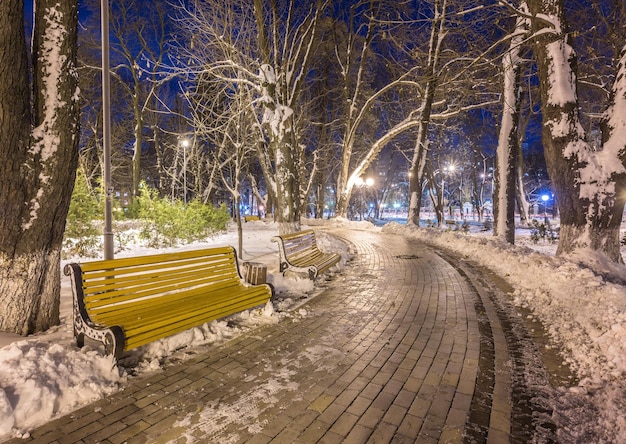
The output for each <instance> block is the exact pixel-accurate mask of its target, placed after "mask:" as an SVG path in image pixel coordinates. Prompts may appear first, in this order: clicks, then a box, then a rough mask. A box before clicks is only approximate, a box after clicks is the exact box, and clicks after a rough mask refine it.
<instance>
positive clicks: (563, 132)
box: [520, 0, 626, 262]
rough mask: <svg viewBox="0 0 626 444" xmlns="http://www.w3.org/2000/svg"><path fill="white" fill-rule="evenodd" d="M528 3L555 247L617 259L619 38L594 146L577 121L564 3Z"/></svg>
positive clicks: (621, 132) (625, 87)
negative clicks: (555, 218)
mask: <svg viewBox="0 0 626 444" xmlns="http://www.w3.org/2000/svg"><path fill="white" fill-rule="evenodd" d="M528 6H529V10H530V17H529V18H530V19H531V23H532V30H533V32H534V35H533V41H534V51H535V57H536V60H537V66H538V75H539V79H540V87H541V99H542V104H541V111H542V116H543V122H544V123H543V144H544V149H545V157H546V163H547V168H548V173H549V175H550V178H551V180H552V184H553V187H554V190H555V194H556V195H557V203H558V208H559V213H560V217H561V231H560V239H559V246H558V249H557V254H560V255H564V254H567V255H577V256H578V257H579V258H580V259H581V260H587V261H594V260H596V259H598V260H600V259H601V258H609V259H610V260H612V261H615V262H623V259H622V257H621V253H620V242H619V234H620V231H619V230H620V225H621V222H622V213H623V210H624V203H625V197H624V196H625V195H626V166H625V163H626V133H625V128H626V113H624V109H626V108H625V107H626V46H625V45H624V42H625V41H626V39H625V38H624V34H621V39H620V43H621V54H620V55H619V58H618V60H617V62H618V63H617V64H616V65H615V66H616V68H615V71H614V76H613V79H614V81H613V87H612V89H611V94H610V97H609V100H608V103H607V106H606V111H605V113H604V118H603V121H602V123H603V125H602V127H601V129H602V138H601V146H599V147H597V148H594V147H592V146H591V145H590V144H589V143H588V142H587V140H586V133H585V131H584V129H583V126H582V125H581V120H580V103H579V96H578V83H577V73H578V68H577V63H576V62H577V59H576V52H575V51H574V48H573V46H572V39H573V38H574V37H573V36H572V35H571V34H570V33H569V32H568V31H569V29H568V22H567V19H566V16H565V10H564V3H563V1H562V0H556V1H554V0H550V1H547V0H529V2H528ZM622 7H623V6H622ZM520 13H521V14H522V15H523V12H520ZM590 251H591V252H593V253H594V254H589V252H590ZM583 252H584V254H583Z"/></svg>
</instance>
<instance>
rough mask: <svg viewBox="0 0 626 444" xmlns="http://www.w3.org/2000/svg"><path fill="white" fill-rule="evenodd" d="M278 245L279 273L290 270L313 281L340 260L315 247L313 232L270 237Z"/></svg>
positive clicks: (336, 256) (306, 231) (338, 256)
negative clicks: (303, 273) (300, 273)
mask: <svg viewBox="0 0 626 444" xmlns="http://www.w3.org/2000/svg"><path fill="white" fill-rule="evenodd" d="M272 242H277V243H278V255H279V260H280V271H281V272H283V273H284V272H285V271H286V270H287V269H291V270H293V271H296V272H306V273H308V274H309V278H310V279H315V278H316V277H317V276H319V275H320V274H321V273H323V272H325V271H326V270H328V269H329V268H330V267H332V266H333V265H335V264H336V263H338V262H339V261H340V260H341V256H340V255H339V254H337V253H324V252H322V251H321V250H320V249H319V248H318V247H317V241H316V240H315V232H314V231H313V230H304V231H298V232H296V233H290V234H282V235H279V236H274V237H272Z"/></svg>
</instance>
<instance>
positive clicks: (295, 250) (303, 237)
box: [280, 230, 319, 259]
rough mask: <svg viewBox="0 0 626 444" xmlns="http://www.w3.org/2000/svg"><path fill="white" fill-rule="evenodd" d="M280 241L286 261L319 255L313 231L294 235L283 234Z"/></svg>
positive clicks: (299, 232)
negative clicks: (314, 254)
mask: <svg viewBox="0 0 626 444" xmlns="http://www.w3.org/2000/svg"><path fill="white" fill-rule="evenodd" d="M280 238H281V239H282V244H283V248H284V251H285V256H286V257H287V259H292V258H297V257H300V256H305V255H310V254H311V253H319V248H318V247H317V242H316V240H315V232H314V231H313V230H304V231H298V232H296V233H290V234H283V235H281V236H280Z"/></svg>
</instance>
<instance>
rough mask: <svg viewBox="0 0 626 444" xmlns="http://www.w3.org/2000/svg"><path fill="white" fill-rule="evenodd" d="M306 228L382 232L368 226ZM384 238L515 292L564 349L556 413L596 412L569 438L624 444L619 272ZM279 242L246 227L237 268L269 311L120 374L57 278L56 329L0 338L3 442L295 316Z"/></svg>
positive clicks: (153, 351) (546, 250) (431, 238)
mask: <svg viewBox="0 0 626 444" xmlns="http://www.w3.org/2000/svg"><path fill="white" fill-rule="evenodd" d="M307 223H309V224H311V225H313V224H315V225H319V224H324V225H330V226H335V227H349V228H350V229H363V230H381V228H376V227H374V226H372V225H371V224H369V223H367V222H359V223H355V222H348V221H345V220H333V221H307ZM382 231H383V232H389V233H397V234H401V235H403V236H410V237H415V238H419V239H423V240H425V241H428V242H430V243H433V244H436V245H440V246H442V247H445V248H448V249H450V250H453V251H455V252H457V253H458V254H460V255H461V256H464V257H467V258H468V259H470V260H473V261H475V262H478V263H480V264H482V265H484V266H487V267H489V268H491V269H492V270H493V271H495V272H496V273H498V274H499V275H501V276H502V277H504V278H506V279H507V280H508V282H509V283H510V284H511V285H512V286H513V287H514V288H516V291H515V293H514V295H513V296H514V302H515V304H517V305H519V306H522V307H526V308H528V309H530V310H531V311H532V312H533V315H534V316H535V317H536V318H537V319H539V320H540V321H541V322H542V323H543V324H544V326H545V329H546V330H547V331H548V332H549V334H550V335H551V337H552V338H553V340H554V341H555V342H556V343H558V344H560V345H561V347H563V350H564V353H563V359H564V360H565V361H566V362H567V363H568V364H569V365H570V367H571V368H572V369H573V370H574V371H575V372H576V374H577V376H578V378H579V379H580V382H579V384H578V386H577V387H574V388H570V389H565V388H563V389H562V396H561V398H562V400H561V405H560V406H555V407H556V408H557V409H558V408H561V409H562V410H563V411H562V412H560V413H561V414H567V415H576V414H577V412H579V411H578V410H577V409H576V405H577V402H576V399H577V398H578V399H580V397H584V398H585V400H586V402H589V401H590V402H591V404H592V405H593V406H595V414H596V418H595V419H594V420H593V421H590V420H589V419H590V418H588V417H581V418H580V420H579V421H577V420H574V421H568V424H569V427H573V429H572V430H569V436H575V437H579V440H578V441H579V442H593V439H594V438H595V439H596V442H607V441H608V442H626V415H625V413H624V412H626V383H625V382H624V376H626V286H625V285H624V284H623V283H624V282H626V268H618V267H610V266H608V265H601V264H599V265H598V266H597V268H598V270H596V271H592V270H590V269H589V268H587V267H585V266H582V265H579V264H577V263H574V262H571V261H567V260H565V259H562V258H556V257H554V255H553V253H554V250H555V248H556V245H554V244H549V243H539V244H537V245H535V244H533V243H532V242H530V239H529V232H528V231H527V230H520V231H519V234H518V245H516V246H509V245H502V244H500V243H497V242H496V241H495V240H493V239H492V238H491V236H490V235H488V234H486V233H481V232H480V231H479V227H475V228H473V229H472V232H471V233H470V235H463V234H460V233H455V232H448V231H440V230H435V229H428V230H427V229H420V230H411V229H409V228H407V227H406V226H404V225H401V224H395V223H390V224H387V225H385V226H384V227H383V228H382ZM276 233H277V226H276V225H275V224H273V223H266V222H249V223H247V224H245V225H244V241H243V252H244V260H249V261H256V262H263V263H266V264H267V265H268V280H269V281H270V282H271V283H272V284H273V285H274V286H275V288H276V290H277V293H278V294H279V296H280V297H279V298H278V300H277V301H276V302H275V303H274V304H269V305H268V306H267V307H265V309H264V310H251V311H248V312H244V313H242V314H238V315H235V316H233V317H231V318H230V319H229V322H228V323H227V322H225V321H223V320H222V321H214V322H211V323H208V324H205V325H204V326H202V327H200V328H196V329H192V330H190V331H187V332H184V333H181V334H179V335H176V336H173V337H171V338H167V339H165V340H162V341H158V342H156V343H153V344H150V345H148V346H145V347H142V348H140V349H138V350H135V351H134V352H133V353H132V354H131V355H130V356H129V358H128V359H127V361H126V362H127V364H128V365H127V368H121V367H116V366H114V363H113V360H112V358H110V357H106V356H104V355H103V353H102V349H101V348H99V347H97V346H96V344H94V343H90V345H92V346H93V348H91V347H90V346H87V347H84V348H83V349H81V350H78V349H77V348H76V347H75V345H74V341H73V336H72V326H71V291H70V287H69V281H68V280H67V278H65V277H64V278H63V281H62V302H61V325H60V326H58V327H56V328H53V329H51V330H50V331H48V332H46V333H45V334H40V335H34V336H31V337H28V338H22V337H17V336H14V335H8V334H2V333H0V347H1V348H0V441H2V440H6V439H9V438H11V437H16V436H28V431H29V430H31V429H33V428H35V427H37V426H39V425H42V424H44V423H46V422H48V421H50V420H51V419H54V418H55V417H59V416H62V415H64V414H67V413H69V412H71V411H73V410H75V409H77V408H79V407H81V406H83V405H86V404H88V403H90V402H93V401H95V400H97V399H100V398H102V397H105V396H107V395H108V394H111V393H113V392H115V391H117V390H119V389H120V388H121V387H123V386H124V384H125V383H126V381H127V380H128V379H129V378H133V377H136V375H138V374H142V373H145V372H148V371H152V370H156V369H158V368H160V367H161V366H162V365H164V362H165V358H166V357H167V356H170V355H172V354H176V353H180V349H181V348H182V347H185V346H186V345H187V344H189V343H191V342H193V344H194V347H202V346H203V345H206V344H215V343H219V342H221V341H225V340H228V339H230V338H232V337H234V336H236V335H238V334H241V333H242V332H243V331H246V330H247V329H250V328H254V327H255V326H256V325H259V324H263V323H271V322H278V320H280V319H281V318H282V317H287V316H297V313H298V310H300V308H299V305H300V304H301V303H302V302H303V301H305V300H306V299H307V298H309V297H312V296H313V295H314V294H315V291H316V289H315V288H314V287H313V285H312V283H311V282H310V281H309V280H308V279H301V280H295V279H286V278H283V277H282V276H281V275H280V274H279V273H278V272H277V271H278V270H277V269H276V268H277V253H276V251H277V247H276V244H273V243H271V242H270V238H271V236H273V235H275V234H276ZM319 241H320V244H321V247H322V248H323V249H327V250H329V251H339V252H341V253H342V256H343V257H344V259H347V257H348V254H349V253H348V251H347V249H346V246H345V245H343V243H341V242H338V241H336V240H334V239H333V238H332V237H330V236H327V235H323V234H320V235H319ZM219 245H235V246H236V245H237V237H236V232H235V230H233V229H231V230H229V231H228V232H227V233H225V234H222V235H219V236H216V237H215V238H213V239H209V240H207V241H206V242H203V243H195V244H192V245H186V246H184V247H181V248H186V249H191V248H201V247H204V246H219ZM161 251H167V250H159V251H155V250H152V249H148V248H144V247H142V246H141V245H139V244H133V245H131V246H130V248H129V249H128V250H126V251H124V252H122V253H119V254H117V255H116V257H122V256H135V255H139V254H149V253H154V252H161ZM77 260H80V259H79V258H75V259H73V261H77ZM343 264H344V261H342V262H341V264H340V267H341V266H343ZM181 355H182V356H181V358H183V359H184V354H183V353H181ZM580 414H582V413H580ZM575 419H576V418H575ZM572 424H574V425H573V426H572Z"/></svg>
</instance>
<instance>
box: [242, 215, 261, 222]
mask: <svg viewBox="0 0 626 444" xmlns="http://www.w3.org/2000/svg"><path fill="white" fill-rule="evenodd" d="M243 220H244V222H250V221H253V220H261V219H260V218H259V216H255V215H245V216H244V217H243Z"/></svg>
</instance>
